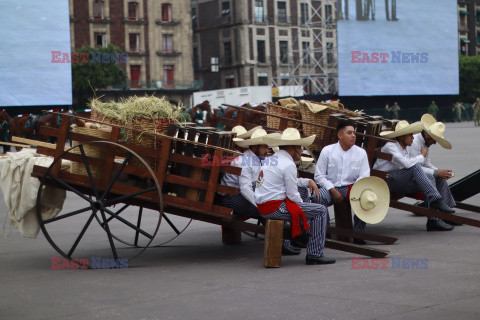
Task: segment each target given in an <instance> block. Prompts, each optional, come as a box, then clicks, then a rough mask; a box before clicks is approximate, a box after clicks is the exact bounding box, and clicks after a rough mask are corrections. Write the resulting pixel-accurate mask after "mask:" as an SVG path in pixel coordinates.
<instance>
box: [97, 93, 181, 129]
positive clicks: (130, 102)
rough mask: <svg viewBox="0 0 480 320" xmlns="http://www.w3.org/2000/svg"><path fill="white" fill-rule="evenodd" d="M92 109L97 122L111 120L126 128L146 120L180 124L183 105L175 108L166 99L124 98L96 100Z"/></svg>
mask: <svg viewBox="0 0 480 320" xmlns="http://www.w3.org/2000/svg"><path fill="white" fill-rule="evenodd" d="M90 107H91V109H92V112H94V113H96V115H97V120H100V121H103V120H105V119H106V118H110V119H111V120H115V121H116V122H117V123H118V124H119V125H125V126H130V125H131V124H133V123H136V122H138V121H145V120H146V119H150V120H152V122H155V121H156V120H160V119H168V120H170V121H171V122H179V119H180V114H181V109H182V106H181V105H179V106H175V105H173V104H171V103H170V102H168V101H167V100H166V99H165V97H162V98H157V97H154V96H150V97H148V96H147V97H136V96H134V97H129V98H126V99H125V98H122V99H121V100H120V102H115V101H109V102H102V101H100V99H97V98H94V99H92V100H91V101H90ZM102 118H103V119H102Z"/></svg>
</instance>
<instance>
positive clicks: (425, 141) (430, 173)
mask: <svg viewBox="0 0 480 320" xmlns="http://www.w3.org/2000/svg"><path fill="white" fill-rule="evenodd" d="M421 121H422V124H423V127H424V129H423V131H422V132H420V133H417V134H416V135H414V136H413V143H412V145H411V146H410V147H408V148H407V150H408V153H409V154H410V156H412V157H415V156H418V155H419V154H421V148H424V149H425V150H427V155H426V157H425V160H424V162H423V163H422V164H421V166H422V169H423V171H425V173H426V174H427V177H428V178H429V179H431V180H432V182H433V183H434V185H435V186H436V187H437V190H438V192H439V193H440V195H441V196H442V199H443V201H445V203H446V204H447V206H449V207H450V208H453V207H455V206H456V204H455V200H454V199H453V196H452V193H451V192H450V188H449V187H448V183H447V180H448V179H450V178H451V177H452V170H449V169H438V168H437V167H435V166H434V165H433V164H432V163H431V162H430V146H432V145H434V144H436V143H437V142H438V143H439V144H440V145H441V146H442V147H443V148H445V149H452V144H451V143H450V142H449V141H448V140H447V139H445V138H444V137H443V134H444V132H445V125H444V124H443V123H442V122H437V121H436V120H435V118H434V117H432V116H431V115H430V114H428V113H427V114H424V115H423V116H422V120H421ZM443 221H445V222H446V223H448V224H450V225H453V226H458V225H461V223H458V222H453V221H448V220H443Z"/></svg>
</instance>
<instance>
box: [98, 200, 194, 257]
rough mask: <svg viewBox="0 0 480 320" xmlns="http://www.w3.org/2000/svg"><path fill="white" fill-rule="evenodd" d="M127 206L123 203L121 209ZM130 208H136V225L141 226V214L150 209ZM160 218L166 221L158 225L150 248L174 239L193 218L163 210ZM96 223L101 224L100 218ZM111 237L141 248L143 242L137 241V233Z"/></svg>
mask: <svg viewBox="0 0 480 320" xmlns="http://www.w3.org/2000/svg"><path fill="white" fill-rule="evenodd" d="M128 207H129V206H128V205H124V206H123V207H122V208H121V210H122V211H123V210H126V209H127V208H128ZM132 210H137V214H136V217H137V226H138V227H141V225H142V221H143V220H142V216H143V215H144V214H145V211H146V210H150V209H147V208H143V207H134V208H133V209H132ZM162 218H163V219H164V221H165V222H166V223H162V224H161V225H160V229H159V230H158V232H157V235H156V236H155V241H153V243H151V244H150V248H158V247H161V246H164V245H166V244H167V243H169V242H171V241H173V240H174V239H176V238H177V237H178V236H180V235H181V234H182V233H183V232H184V231H185V230H186V229H187V228H188V226H190V223H192V221H193V219H188V218H184V217H179V216H174V215H170V214H168V215H167V213H165V212H163V213H162ZM97 221H98V223H100V225H102V226H103V223H102V222H101V221H100V219H99V218H98V217H97ZM112 237H113V239H115V240H117V241H118V242H121V243H123V244H124V245H127V246H131V247H137V248H143V247H144V244H142V243H140V242H139V238H138V235H137V233H136V234H135V237H128V238H123V239H122V238H120V237H119V236H117V235H115V234H112Z"/></svg>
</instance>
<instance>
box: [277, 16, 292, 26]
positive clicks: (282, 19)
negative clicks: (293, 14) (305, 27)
mask: <svg viewBox="0 0 480 320" xmlns="http://www.w3.org/2000/svg"><path fill="white" fill-rule="evenodd" d="M290 24H292V19H291V18H290V16H285V15H277V25H283V26H288V25H290Z"/></svg>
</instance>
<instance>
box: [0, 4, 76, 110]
mask: <svg viewBox="0 0 480 320" xmlns="http://www.w3.org/2000/svg"><path fill="white" fill-rule="evenodd" d="M69 23H70V22H69V10H68V1H66V0H41V1H39V0H21V1H19V0H2V1H0V107H5V106H7V107H8V106H48V105H71V104H72V71H71V65H70V63H58V61H59V60H60V61H68V60H67V59H52V52H57V53H58V52H61V55H62V56H63V55H65V57H67V56H70V27H69ZM55 57H57V56H55ZM52 60H55V61H56V62H55V63H53V62H52Z"/></svg>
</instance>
